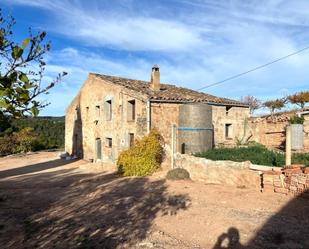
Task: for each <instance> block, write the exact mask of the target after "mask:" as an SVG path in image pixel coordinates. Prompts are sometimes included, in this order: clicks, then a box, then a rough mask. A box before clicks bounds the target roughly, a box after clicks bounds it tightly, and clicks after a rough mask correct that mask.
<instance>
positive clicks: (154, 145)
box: [117, 129, 163, 176]
mask: <svg viewBox="0 0 309 249" xmlns="http://www.w3.org/2000/svg"><path fill="white" fill-rule="evenodd" d="M162 160H163V139H162V136H161V135H160V134H159V132H158V131H157V130H156V129H153V130H151V131H150V133H149V134H148V135H147V136H145V137H143V138H142V139H141V140H136V141H135V144H134V146H133V147H131V148H130V149H128V150H125V151H123V152H121V153H120V155H119V157H118V161H117V167H118V173H120V174H121V175H123V176H146V175H151V174H152V173H153V172H155V171H156V170H157V169H158V168H159V167H160V165H161V163H162Z"/></svg>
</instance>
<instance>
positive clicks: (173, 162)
mask: <svg viewBox="0 0 309 249" xmlns="http://www.w3.org/2000/svg"><path fill="white" fill-rule="evenodd" d="M171 139H172V141H171V168H172V169H174V167H175V147H176V146H175V142H176V125H174V124H173V125H172V138H171Z"/></svg>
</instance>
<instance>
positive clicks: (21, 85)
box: [0, 9, 66, 117]
mask: <svg viewBox="0 0 309 249" xmlns="http://www.w3.org/2000/svg"><path fill="white" fill-rule="evenodd" d="M14 25H15V19H14V18H13V17H12V16H8V17H7V18H4V17H3V15H2V12H1V9H0V112H1V113H3V114H4V115H12V116H14V117H21V116H24V115H26V114H32V115H33V116H37V115H38V113H39V110H40V109H42V108H44V107H46V106H47V105H48V104H49V103H46V102H44V101H39V100H37V97H38V96H39V95H42V94H48V91H49V90H50V89H51V88H52V87H54V86H55V84H57V83H58V82H60V80H61V78H62V77H63V76H64V75H65V74H66V73H65V72H63V73H60V74H59V75H58V76H57V77H56V79H55V80H53V81H52V82H50V83H48V84H47V85H45V86H43V84H42V79H43V74H44V70H45V65H46V64H45V62H44V60H43V56H44V54H45V53H46V52H47V51H49V50H50V42H45V41H44V39H45V37H46V33H45V32H44V31H43V32H38V33H36V34H33V33H32V31H31V29H29V36H28V37H27V38H25V39H24V40H23V41H22V42H21V44H18V43H16V42H15V41H13V32H12V28H13V26H14Z"/></svg>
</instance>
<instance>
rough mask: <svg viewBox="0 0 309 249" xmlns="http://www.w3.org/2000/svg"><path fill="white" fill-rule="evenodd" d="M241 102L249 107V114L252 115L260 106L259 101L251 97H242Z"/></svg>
mask: <svg viewBox="0 0 309 249" xmlns="http://www.w3.org/2000/svg"><path fill="white" fill-rule="evenodd" d="M241 101H242V102H243V103H245V104H247V105H248V106H249V107H250V114H253V112H254V111H256V110H257V109H259V108H260V107H261V105H262V102H261V100H259V99H257V98H256V97H254V96H251V95H247V96H244V97H242V98H241Z"/></svg>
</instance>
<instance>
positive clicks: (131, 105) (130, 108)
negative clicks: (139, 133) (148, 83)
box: [128, 100, 135, 121]
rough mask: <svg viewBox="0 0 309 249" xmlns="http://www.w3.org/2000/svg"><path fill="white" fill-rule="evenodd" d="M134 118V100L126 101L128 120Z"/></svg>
mask: <svg viewBox="0 0 309 249" xmlns="http://www.w3.org/2000/svg"><path fill="white" fill-rule="evenodd" d="M134 120H135V100H130V101H128V121H134Z"/></svg>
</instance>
